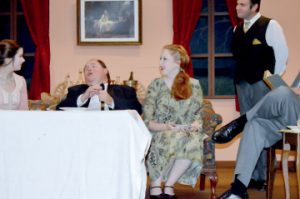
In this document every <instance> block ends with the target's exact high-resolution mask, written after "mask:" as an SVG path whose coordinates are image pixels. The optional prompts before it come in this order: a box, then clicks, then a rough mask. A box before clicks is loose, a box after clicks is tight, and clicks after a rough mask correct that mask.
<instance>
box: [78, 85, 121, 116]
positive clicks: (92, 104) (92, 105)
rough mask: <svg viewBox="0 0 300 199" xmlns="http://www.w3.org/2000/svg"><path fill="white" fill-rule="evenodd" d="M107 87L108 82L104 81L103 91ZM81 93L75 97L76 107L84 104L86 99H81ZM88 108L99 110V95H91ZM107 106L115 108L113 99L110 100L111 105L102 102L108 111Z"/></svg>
mask: <svg viewBox="0 0 300 199" xmlns="http://www.w3.org/2000/svg"><path fill="white" fill-rule="evenodd" d="M107 87H108V84H107V83H105V84H104V90H105V91H107ZM82 95H83V94H81V95H79V97H78V98H77V107H81V106H82V105H83V104H85V103H86V102H87V101H88V99H86V100H85V101H81V96H82ZM88 108H89V109H93V110H101V102H100V100H99V97H98V96H97V95H94V96H93V97H91V99H90V103H89V105H88ZM109 108H111V109H114V108H115V103H114V100H113V101H112V104H111V105H108V104H104V110H106V111H108V110H109Z"/></svg>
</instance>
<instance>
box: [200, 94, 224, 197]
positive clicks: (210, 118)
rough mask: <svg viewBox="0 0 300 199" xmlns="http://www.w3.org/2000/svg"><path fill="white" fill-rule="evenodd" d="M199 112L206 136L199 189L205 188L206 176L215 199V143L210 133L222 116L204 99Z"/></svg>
mask: <svg viewBox="0 0 300 199" xmlns="http://www.w3.org/2000/svg"><path fill="white" fill-rule="evenodd" d="M201 113H202V118H203V130H204V132H205V133H206V135H207V136H208V137H207V138H206V139H205V140H204V151H203V153H204V156H203V168H202V171H201V175H200V191H202V190H204V189H205V177H206V176H207V177H208V178H209V180H210V188H211V199H215V198H216V186H217V181H218V177H217V172H216V160H215V144H214V143H213V142H212V140H211V134H212V133H213V132H214V131H215V129H216V127H217V126H218V125H219V124H221V123H222V117H221V116H220V115H219V114H217V113H215V111H214V110H213V108H212V104H211V102H210V101H209V100H206V99H205V100H204V101H203V107H202V111H201Z"/></svg>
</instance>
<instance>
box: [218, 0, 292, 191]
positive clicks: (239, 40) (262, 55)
mask: <svg viewBox="0 0 300 199" xmlns="http://www.w3.org/2000/svg"><path fill="white" fill-rule="evenodd" d="M259 9H260V0H237V6H236V11H237V15H238V17H239V18H241V19H243V20H244V21H243V23H240V24H239V25H237V26H236V27H235V30H234V35H233V44H232V50H233V55H234V57H235V59H236V63H237V67H236V73H235V84H236V91H237V96H238V101H239V105H240V113H241V115H243V114H245V113H246V112H247V111H248V110H250V109H251V108H252V107H253V106H254V105H255V104H256V103H257V102H258V101H259V100H260V99H261V98H262V97H263V96H264V95H266V94H267V93H268V92H269V91H270V90H269V88H268V87H267V86H266V85H265V83H264V82H263V81H262V79H263V74H264V71H265V70H269V71H270V72H271V73H274V74H279V75H282V74H283V73H284V71H285V68H286V63H287V57H288V48H287V44H286V40H285V37H284V34H283V31H282V28H281V26H280V25H279V23H278V22H277V21H275V20H273V19H270V18H267V17H264V16H262V15H261V14H260V13H259ZM241 119H242V120H241V121H242V122H243V118H241ZM241 130H242V129H241ZM215 141H216V142H219V141H218V140H217V139H215ZM265 180H266V153H265V152H263V153H262V154H261V156H260V159H259V161H258V163H257V166H256V169H255V170H254V172H253V175H252V181H251V182H259V183H258V184H261V185H263V184H264V182H265ZM251 184H252V183H251Z"/></svg>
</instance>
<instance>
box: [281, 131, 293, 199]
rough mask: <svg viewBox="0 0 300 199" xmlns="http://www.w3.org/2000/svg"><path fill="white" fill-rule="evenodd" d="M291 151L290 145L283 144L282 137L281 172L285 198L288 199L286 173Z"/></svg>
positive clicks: (288, 189)
mask: <svg viewBox="0 0 300 199" xmlns="http://www.w3.org/2000/svg"><path fill="white" fill-rule="evenodd" d="M290 150H291V145H290V144H289V143H286V142H285V136H283V151H282V160H281V161H282V172H283V180H284V187H285V198H286V199H290V186H289V173H288V159H289V153H290Z"/></svg>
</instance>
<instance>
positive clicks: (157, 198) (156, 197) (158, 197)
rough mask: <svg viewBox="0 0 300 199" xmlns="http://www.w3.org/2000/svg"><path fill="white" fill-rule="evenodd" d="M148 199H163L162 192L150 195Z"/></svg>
mask: <svg viewBox="0 0 300 199" xmlns="http://www.w3.org/2000/svg"><path fill="white" fill-rule="evenodd" d="M150 199H164V194H160V195H150Z"/></svg>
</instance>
